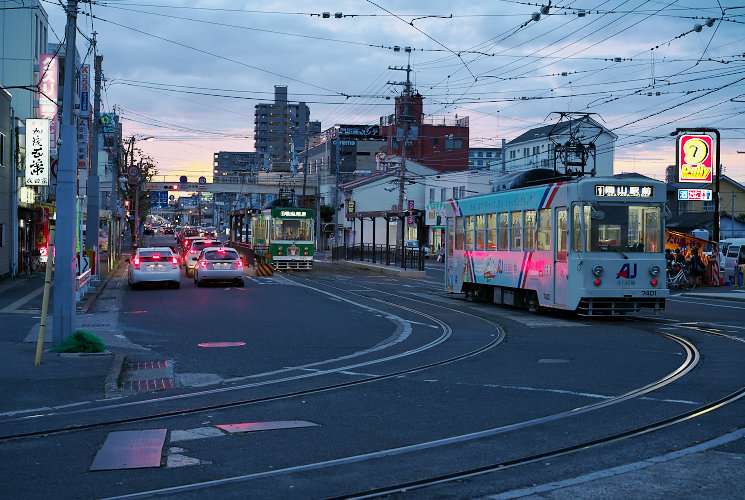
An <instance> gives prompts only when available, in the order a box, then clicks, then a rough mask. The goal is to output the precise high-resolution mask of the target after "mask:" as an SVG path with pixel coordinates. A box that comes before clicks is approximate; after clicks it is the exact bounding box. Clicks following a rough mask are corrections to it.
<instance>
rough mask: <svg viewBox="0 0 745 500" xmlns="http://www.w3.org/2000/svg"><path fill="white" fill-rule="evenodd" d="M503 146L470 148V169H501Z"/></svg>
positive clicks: (502, 164)
mask: <svg viewBox="0 0 745 500" xmlns="http://www.w3.org/2000/svg"><path fill="white" fill-rule="evenodd" d="M504 165H505V164H504V163H503V162H502V148H474V147H469V148H468V169H469V170H474V169H487V170H501V169H502V167H503V166H504Z"/></svg>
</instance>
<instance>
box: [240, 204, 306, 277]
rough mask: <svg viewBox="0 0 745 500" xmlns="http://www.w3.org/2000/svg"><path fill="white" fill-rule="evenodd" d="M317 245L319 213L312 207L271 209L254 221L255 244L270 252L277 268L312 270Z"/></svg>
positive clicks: (253, 234) (254, 245) (263, 212)
mask: <svg viewBox="0 0 745 500" xmlns="http://www.w3.org/2000/svg"><path fill="white" fill-rule="evenodd" d="M314 242H315V212H314V211H313V210H311V209H309V208H295V207H275V208H267V209H264V210H262V211H261V214H260V216H259V217H257V218H255V219H253V220H252V221H251V244H252V245H253V247H254V248H255V249H257V250H258V249H259V248H263V249H266V253H267V254H268V255H270V256H271V263H272V264H273V265H274V268H275V269H305V270H309V269H312V268H313V256H314V254H315V243H314Z"/></svg>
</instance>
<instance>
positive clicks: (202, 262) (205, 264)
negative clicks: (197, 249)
mask: <svg viewBox="0 0 745 500" xmlns="http://www.w3.org/2000/svg"><path fill="white" fill-rule="evenodd" d="M199 266H200V267H207V261H206V260H200V261H199Z"/></svg>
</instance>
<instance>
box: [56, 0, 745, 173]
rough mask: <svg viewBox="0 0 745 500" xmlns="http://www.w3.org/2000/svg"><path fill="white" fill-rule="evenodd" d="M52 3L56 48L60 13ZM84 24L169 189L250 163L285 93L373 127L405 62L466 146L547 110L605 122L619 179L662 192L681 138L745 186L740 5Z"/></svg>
mask: <svg viewBox="0 0 745 500" xmlns="http://www.w3.org/2000/svg"><path fill="white" fill-rule="evenodd" d="M65 3H66V2H65ZM43 5H44V8H45V9H46V10H47V13H48V14H49V20H50V25H51V27H52V30H53V33H51V34H50V37H49V38H50V42H55V41H58V39H57V38H59V39H61V38H62V37H63V35H64V25H65V14H64V11H63V8H62V7H61V6H60V5H59V4H58V3H56V2H52V1H49V0H45V1H44V2H43ZM541 11H543V13H542V14H540V15H539V13H541ZM324 12H328V13H330V16H329V17H328V18H326V17H324V16H323V13H324ZM337 12H338V13H340V17H336V15H335V14H336V13H337ZM709 25H710V26H709ZM78 27H79V31H80V33H81V34H79V35H78V37H77V44H78V51H79V52H80V53H81V55H85V54H86V52H87V51H88V44H89V42H88V40H87V38H89V37H90V36H91V33H92V32H94V31H95V32H96V33H97V40H98V44H97V52H98V53H99V54H101V55H103V56H104V60H103V70H104V75H105V79H106V83H105V92H104V95H103V103H104V106H105V109H106V110H112V109H113V108H114V106H116V110H117V111H118V112H119V114H120V116H121V118H122V120H123V122H124V133H125V135H126V136H130V135H132V134H138V135H147V136H155V137H156V140H155V141H154V142H148V143H141V147H142V149H143V150H144V151H145V152H146V153H147V154H149V155H151V156H152V157H153V158H154V159H155V160H156V162H157V164H158V169H159V171H160V173H161V174H163V175H165V176H167V178H168V179H175V178H176V177H177V176H179V175H182V174H185V175H187V176H189V177H190V180H191V178H196V177H198V176H199V175H208V176H209V174H211V171H212V167H211V165H212V155H213V153H215V152H218V151H253V148H254V145H253V111H254V105H255V104H257V103H259V102H270V101H272V100H273V96H274V86H275V85H286V86H287V87H288V92H289V98H290V100H292V101H305V102H306V103H308V105H309V106H310V109H311V118H312V119H313V120H320V121H321V124H322V127H323V128H327V127H330V126H333V125H334V124H335V123H360V124H363V123H364V124H368V123H378V121H379V117H380V116H383V115H387V114H390V113H392V112H393V98H394V97H395V96H396V95H398V94H399V93H400V92H401V90H402V87H401V86H398V85H395V84H393V83H394V82H401V81H404V80H405V79H406V73H405V72H403V71H400V70H397V69H392V68H401V67H405V66H406V64H407V63H409V62H410V63H411V66H412V69H413V71H412V79H413V81H414V83H415V88H416V90H417V91H419V93H421V94H422V95H423V96H424V102H425V113H426V114H431V115H446V116H450V117H454V116H455V115H456V114H457V115H458V117H463V116H468V117H469V118H470V128H471V130H470V135H471V146H472V147H498V146H500V145H501V141H502V139H506V140H507V141H510V140H511V139H514V138H515V137H517V136H518V135H520V134H521V133H523V132H525V131H526V130H528V129H530V128H533V127H537V126H541V125H546V124H550V123H553V122H555V121H556V120H557V118H558V115H557V114H552V113H554V112H567V111H569V112H581V113H595V114H596V115H595V116H594V117H595V118H596V119H597V120H598V121H599V122H601V123H603V124H604V125H605V126H606V127H607V128H609V129H611V130H612V131H613V132H614V133H615V134H616V135H618V141H617V143H616V149H615V158H616V163H615V172H616V173H619V172H639V173H643V174H646V175H651V176H654V177H657V178H660V179H662V178H664V171H665V166H666V165H669V164H671V163H674V162H675V143H674V139H673V138H672V137H670V133H671V132H673V131H674V130H675V129H676V128H678V127H713V128H718V129H719V130H720V132H721V135H722V148H721V149H722V151H721V153H722V164H723V165H724V167H725V172H724V173H725V174H726V175H730V176H731V177H733V178H735V180H738V181H739V182H742V183H745V154H738V151H744V152H745V7H743V3H742V2H741V1H740V2H739V3H736V2H735V0H720V1H715V0H700V1H695V2H694V1H693V0H593V1H590V0H568V1H567V2H566V3H561V4H556V5H554V4H553V3H551V4H549V3H546V4H543V5H541V4H540V3H534V2H523V1H506V0H488V1H485V0H483V1H482V0H469V1H468V2H465V1H463V2H453V1H448V2H445V1H440V0H430V1H427V2H423V1H409V2H393V1H391V0H375V1H361V0H360V1H336V2H318V1H307V2H305V1H293V0H285V1H282V2H272V1H264V2H255V1H235V0H231V1H217V0H214V1H199V0H190V1H181V0H139V1H138V0H134V1H125V0H100V1H98V2H95V3H85V4H80V14H79V16H78ZM396 46H398V47H401V48H403V47H411V49H412V52H411V54H410V55H409V54H407V53H405V52H404V51H403V50H401V51H395V50H394V47H396ZM409 57H410V60H409ZM87 58H88V60H89V61H90V60H91V59H92V56H91V55H88V56H87Z"/></svg>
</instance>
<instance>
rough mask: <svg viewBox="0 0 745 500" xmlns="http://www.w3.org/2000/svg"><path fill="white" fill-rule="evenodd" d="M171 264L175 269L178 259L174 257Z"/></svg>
mask: <svg viewBox="0 0 745 500" xmlns="http://www.w3.org/2000/svg"><path fill="white" fill-rule="evenodd" d="M171 264H172V265H173V268H174V269H176V268H177V267H178V259H177V258H176V257H173V258H172V259H171Z"/></svg>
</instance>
